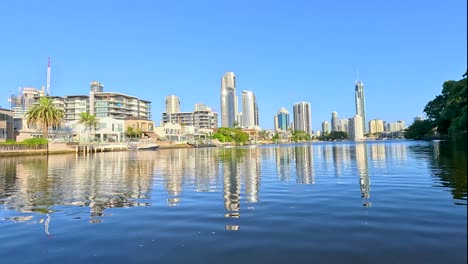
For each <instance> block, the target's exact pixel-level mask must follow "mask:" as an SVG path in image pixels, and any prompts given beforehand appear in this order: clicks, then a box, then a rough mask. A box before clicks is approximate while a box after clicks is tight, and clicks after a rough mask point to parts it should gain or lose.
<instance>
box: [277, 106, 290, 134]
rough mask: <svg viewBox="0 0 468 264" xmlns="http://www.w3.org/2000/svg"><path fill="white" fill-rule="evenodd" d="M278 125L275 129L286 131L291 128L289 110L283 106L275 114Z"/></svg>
mask: <svg viewBox="0 0 468 264" xmlns="http://www.w3.org/2000/svg"><path fill="white" fill-rule="evenodd" d="M275 120H276V125H275V130H283V131H286V130H288V128H289V111H288V110H287V109H286V108H284V107H281V109H280V110H279V111H278V113H277V114H276V115H275Z"/></svg>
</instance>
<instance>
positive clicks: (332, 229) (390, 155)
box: [0, 141, 467, 264]
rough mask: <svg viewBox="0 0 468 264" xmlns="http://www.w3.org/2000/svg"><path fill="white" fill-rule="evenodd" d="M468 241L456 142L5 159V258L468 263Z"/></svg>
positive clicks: (0, 232)
mask: <svg viewBox="0 0 468 264" xmlns="http://www.w3.org/2000/svg"><path fill="white" fill-rule="evenodd" d="M466 236H467V155H466V148H465V149H459V148H457V147H454V146H450V145H448V144H447V143H444V142H412V141H394V142H374V143H356V144H355V143H313V144H301V145H278V146H259V147H254V148H248V147H242V148H230V149H222V148H206V149H177V150H160V151H156V152H115V153H97V154H92V155H89V156H83V155H80V156H75V155H74V154H73V155H62V156H57V155H53V156H49V158H48V159H47V158H46V157H43V156H40V157H20V158H2V159H0V260H1V262H2V263H130V262H131V263H223V264H226V263H313V262H314V263H343V262H346V263H466V260H467V256H466V254H467V237H466Z"/></svg>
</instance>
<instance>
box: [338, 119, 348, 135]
mask: <svg viewBox="0 0 468 264" xmlns="http://www.w3.org/2000/svg"><path fill="white" fill-rule="evenodd" d="M348 123H349V120H348V118H341V119H340V129H339V130H340V131H342V132H346V133H348Z"/></svg>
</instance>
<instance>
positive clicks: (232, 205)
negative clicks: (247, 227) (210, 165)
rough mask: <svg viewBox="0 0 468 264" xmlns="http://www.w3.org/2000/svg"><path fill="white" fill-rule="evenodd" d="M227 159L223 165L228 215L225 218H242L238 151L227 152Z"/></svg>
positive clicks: (225, 203)
mask: <svg viewBox="0 0 468 264" xmlns="http://www.w3.org/2000/svg"><path fill="white" fill-rule="evenodd" d="M226 152H227V154H226V159H225V160H224V163H223V181H224V186H223V187H224V188H223V190H224V206H225V208H226V211H227V213H226V214H225V217H234V218H238V217H240V212H239V210H240V200H239V199H240V189H241V180H240V175H239V172H238V166H237V158H236V149H228V150H226Z"/></svg>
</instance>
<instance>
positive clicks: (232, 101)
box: [220, 72, 239, 128]
mask: <svg viewBox="0 0 468 264" xmlns="http://www.w3.org/2000/svg"><path fill="white" fill-rule="evenodd" d="M220 99H221V126H222V127H231V128H232V127H234V123H235V122H238V123H239V120H238V109H237V106H238V105H237V95H236V76H235V75H234V73H233V72H227V73H226V74H224V75H223V77H222V78H221V96H220Z"/></svg>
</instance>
